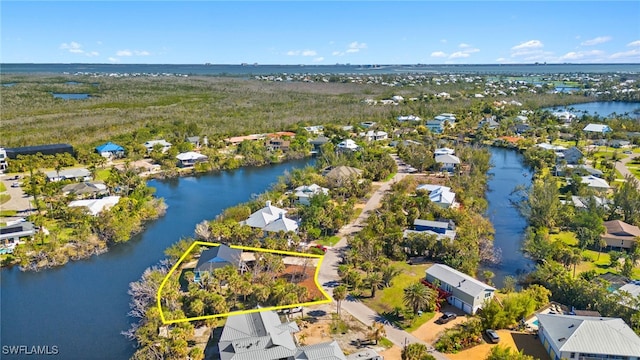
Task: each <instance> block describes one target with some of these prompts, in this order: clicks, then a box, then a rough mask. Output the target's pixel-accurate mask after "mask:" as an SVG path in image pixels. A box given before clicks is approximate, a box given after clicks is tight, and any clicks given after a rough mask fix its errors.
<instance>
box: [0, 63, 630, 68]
mask: <svg viewBox="0 0 640 360" xmlns="http://www.w3.org/2000/svg"><path fill="white" fill-rule="evenodd" d="M0 65H201V66H353V67H358V66H360V67H362V66H376V67H378V66H384V67H390V66H503V65H506V66H510V65H536V66H546V65H640V62H635V63H634V62H629V63H608V62H603V63H570V62H562V63H559V62H558V63H557V62H551V63H549V62H533V63H464V64H463V63H459V64H447V63H438V64H436V63H433V64H427V63H420V62H418V63H398V64H378V63H364V64H352V63H335V64H275V63H264V64H261V63H257V62H253V63H110V62H96V63H91V62H9V63H5V62H0Z"/></svg>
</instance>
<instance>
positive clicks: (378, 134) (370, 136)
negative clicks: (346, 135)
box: [360, 130, 389, 141]
mask: <svg viewBox="0 0 640 360" xmlns="http://www.w3.org/2000/svg"><path fill="white" fill-rule="evenodd" d="M360 136H361V137H364V138H365V140H367V141H380V140H386V139H388V138H389V134H387V133H386V132H384V131H381V130H379V131H373V130H369V131H367V132H366V133H360Z"/></svg>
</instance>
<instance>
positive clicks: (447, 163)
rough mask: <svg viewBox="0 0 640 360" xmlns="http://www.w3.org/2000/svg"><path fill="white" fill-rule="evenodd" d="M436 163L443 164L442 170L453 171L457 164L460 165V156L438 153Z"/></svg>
mask: <svg viewBox="0 0 640 360" xmlns="http://www.w3.org/2000/svg"><path fill="white" fill-rule="evenodd" d="M436 163H438V164H442V170H444V171H453V170H455V167H456V165H460V158H458V157H457V156H455V155H438V156H436Z"/></svg>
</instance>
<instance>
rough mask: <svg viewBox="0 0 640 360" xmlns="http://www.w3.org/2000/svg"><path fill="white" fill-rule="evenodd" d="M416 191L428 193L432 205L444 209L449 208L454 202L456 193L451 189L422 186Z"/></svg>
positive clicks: (429, 185) (439, 186)
mask: <svg viewBox="0 0 640 360" xmlns="http://www.w3.org/2000/svg"><path fill="white" fill-rule="evenodd" d="M416 190H424V191H426V192H428V193H429V200H431V202H433V203H434V204H437V205H438V206H440V207H443V208H445V209H448V208H450V207H451V206H453V205H454V204H455V202H456V193H454V192H452V191H451V188H449V187H446V186H441V185H432V184H424V185H420V186H418V187H417V188H416Z"/></svg>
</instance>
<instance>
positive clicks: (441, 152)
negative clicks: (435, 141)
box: [433, 147, 456, 156]
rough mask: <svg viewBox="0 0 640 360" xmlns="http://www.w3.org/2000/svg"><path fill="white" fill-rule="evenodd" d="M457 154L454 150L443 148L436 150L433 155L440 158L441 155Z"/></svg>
mask: <svg viewBox="0 0 640 360" xmlns="http://www.w3.org/2000/svg"><path fill="white" fill-rule="evenodd" d="M455 153H456V152H455V150H453V149H449V148H447V147H443V148H439V149H436V150H435V151H434V152H433V155H434V156H439V155H453V154H455Z"/></svg>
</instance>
